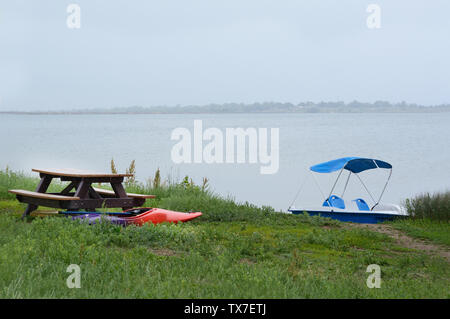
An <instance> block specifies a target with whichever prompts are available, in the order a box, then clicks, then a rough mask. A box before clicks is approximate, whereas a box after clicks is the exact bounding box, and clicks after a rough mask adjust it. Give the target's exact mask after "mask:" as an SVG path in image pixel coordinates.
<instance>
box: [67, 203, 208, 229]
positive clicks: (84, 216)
mask: <svg viewBox="0 0 450 319" xmlns="http://www.w3.org/2000/svg"><path fill="white" fill-rule="evenodd" d="M59 213H60V214H63V215H68V216H72V218H73V219H76V220H86V221H87V222H89V223H90V224H94V223H98V222H101V221H108V222H111V223H113V224H118V225H123V226H128V225H131V224H134V225H138V226H142V225H143V224H145V223H153V224H160V223H164V222H169V223H175V224H176V223H178V222H187V221H190V220H192V219H194V218H197V217H199V216H201V215H202V213H200V212H189V213H181V212H176V211H173V210H167V209H162V208H150V207H143V208H134V209H129V210H126V211H124V212H106V213H99V212H80V211H62V212H59Z"/></svg>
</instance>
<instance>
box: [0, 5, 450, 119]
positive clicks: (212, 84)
mask: <svg viewBox="0 0 450 319" xmlns="http://www.w3.org/2000/svg"><path fill="white" fill-rule="evenodd" d="M71 3H75V4H78V5H79V8H80V28H72V29H71V28H69V27H68V26H67V19H68V17H69V15H70V13H68V12H67V7H68V5H70V4H71ZM372 3H374V4H377V5H379V8H380V9H381V11H380V16H379V17H380V20H379V21H380V28H372V29H371V28H368V26H367V18H368V17H369V15H371V13H370V12H367V11H366V10H367V7H368V5H369V4H372ZM449 38H450V1H448V0H433V1H426V0H407V1H406V0H396V1H392V0H385V1H384V0H383V1H382V0H371V1H364V0H340V1H335V0H320V1H317V0H311V1H300V0H278V1H275V0H272V1H268V0H226V1H225V0H164V1H161V0H158V1H156V0H147V1H138V0H134V1H122V0H120V1H106V0H78V1H77V0H71V1H63V0H58V1H44V0H40V1H37V0H28V1H21V0H15V1H7V0H0V111H6V110H24V111H27V110H73V109H85V108H109V107H122V106H133V105H141V106H158V105H169V106H170V105H204V104H209V103H227V102H237V103H253V102H265V101H277V102H291V103H298V102H303V101H313V102H320V101H344V102H351V101H353V100H358V101H364V102H374V101H377V100H386V101H390V102H401V101H406V102H409V103H418V104H423V105H435V104H442V103H450V61H449V52H450V41H449Z"/></svg>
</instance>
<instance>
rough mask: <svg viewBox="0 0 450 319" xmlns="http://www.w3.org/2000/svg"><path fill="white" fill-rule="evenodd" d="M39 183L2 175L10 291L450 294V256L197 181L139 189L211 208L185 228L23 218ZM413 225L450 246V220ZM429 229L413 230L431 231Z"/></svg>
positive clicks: (179, 203) (3, 265)
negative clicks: (70, 281)
mask: <svg viewBox="0 0 450 319" xmlns="http://www.w3.org/2000/svg"><path fill="white" fill-rule="evenodd" d="M36 183H37V181H36V179H33V178H30V177H28V176H25V175H22V174H18V173H14V172H0V298H118V297H121V298H448V297H449V290H448V287H449V278H450V268H449V265H448V261H447V260H445V259H444V258H442V257H440V256H437V255H432V254H429V253H426V252H423V251H420V250H414V249H409V248H407V247H403V246H400V245H398V244H396V242H395V241H394V239H393V238H391V237H389V236H387V235H385V234H381V233H378V232H375V231H370V230H366V229H358V228H351V227H346V226H345V224H343V223H339V222H335V221H332V220H329V219H325V218H320V217H310V216H294V215H288V214H279V213H278V212H275V211H274V210H273V209H272V208H270V207H262V208H261V207H256V206H254V205H251V204H248V203H236V202H235V201H234V200H232V199H227V198H222V197H220V196H217V195H215V194H212V193H210V192H209V191H207V189H206V187H203V188H202V187H199V186H196V185H193V184H192V183H189V182H188V180H185V181H184V182H181V183H170V184H168V185H165V186H160V185H154V184H152V185H151V186H149V185H147V186H144V185H134V186H132V187H129V191H133V192H142V193H153V194H156V195H157V199H153V200H149V201H148V202H147V203H146V204H147V205H149V206H157V207H161V208H167V209H173V210H179V211H190V210H195V211H202V212H203V213H204V215H203V216H202V217H200V218H198V219H196V220H194V221H192V222H189V223H186V224H180V225H171V224H170V225H169V224H161V225H156V226H154V225H145V226H143V227H135V226H129V227H126V228H124V227H121V226H115V225H110V224H106V223H103V224H98V225H92V226H89V225H86V224H83V223H79V222H76V221H72V220H71V219H69V218H65V217H34V218H30V220H28V221H27V222H22V221H21V220H20V214H21V212H22V211H23V209H24V206H23V205H22V204H19V203H18V202H17V201H16V200H15V199H14V198H13V197H12V196H11V195H10V194H8V193H7V189H10V188H25V189H33V188H34V187H35V185H36ZM155 186H156V187H155ZM53 187H54V189H55V190H56V189H58V188H59V187H62V185H55V186H53ZM408 222H409V223H411V224H406V223H405V224H403V226H401V225H402V224H400V223H398V224H397V223H393V225H395V226H394V227H399V228H400V229H401V227H412V226H414V227H417V228H419V229H435V230H436V233H437V234H438V235H436V234H434V235H429V236H428V237H429V238H431V239H432V240H437V239H438V238H443V239H442V240H441V239H439V240H437V241H438V242H440V243H442V244H444V245H449V242H448V237H445V236H447V235H446V234H448V233H449V225H448V222H436V223H434V222H432V223H429V224H426V225H425V224H424V223H423V220H410V221H408ZM420 222H422V224H420ZM405 225H407V226H405ZM437 225H439V226H437ZM421 227H422V228H421ZM405 229H406V228H405ZM419 233H420V231H416V232H410V235H412V236H416V235H417V236H419V237H423V238H427V236H424V235H423V234H419ZM70 264H78V265H79V266H80V268H81V288H80V289H76V288H75V289H69V288H67V286H66V279H67V277H68V276H69V273H67V272H66V269H67V267H68V266H69V265H70ZM370 264H378V265H380V267H381V272H382V273H381V279H382V283H381V288H379V289H376V288H374V289H369V288H368V287H367V286H366V280H367V277H368V275H370V274H369V273H367V272H366V269H367V266H368V265H370Z"/></svg>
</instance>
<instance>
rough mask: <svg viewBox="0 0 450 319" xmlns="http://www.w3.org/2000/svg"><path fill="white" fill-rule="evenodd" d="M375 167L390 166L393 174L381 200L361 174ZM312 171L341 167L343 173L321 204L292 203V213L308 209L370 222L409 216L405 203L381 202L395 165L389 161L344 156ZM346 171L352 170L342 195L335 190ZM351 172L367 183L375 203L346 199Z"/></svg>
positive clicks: (348, 219) (290, 210) (338, 169)
mask: <svg viewBox="0 0 450 319" xmlns="http://www.w3.org/2000/svg"><path fill="white" fill-rule="evenodd" d="M371 169H388V170H390V171H389V176H388V178H387V181H386V183H385V185H384V187H383V190H382V192H381V195H380V196H379V198H378V200H375V199H374V197H373V196H372V193H371V192H370V191H369V189H368V188H367V187H366V185H365V184H364V182H363V180H362V179H361V177H360V176H359V175H358V174H359V173H361V172H364V171H367V170H371ZM310 171H311V172H312V174H313V173H325V174H326V173H333V172H336V171H339V175H338V177H337V179H336V181H335V182H334V185H333V187H332V188H331V191H330V192H329V195H328V197H326V198H325V199H324V201H323V203H322V206H321V207H304V208H295V207H293V206H292V205H291V206H290V207H289V209H288V211H289V212H291V213H292V214H302V213H305V212H306V213H307V214H308V215H311V216H322V217H328V218H332V219H336V220H339V221H343V222H354V223H367V224H376V223H380V222H384V221H388V220H394V219H396V218H405V217H407V216H408V213H407V211H406V209H405V208H404V207H403V206H400V205H396V204H384V203H380V201H381V198H382V196H383V194H384V192H385V190H386V187H387V185H388V183H389V180H390V178H391V175H392V165H391V164H389V163H387V162H385V161H381V160H378V159H371V158H361V157H343V158H339V159H335V160H332V161H328V162H324V163H320V164H317V165H314V166H311V167H310ZM344 172H345V173H347V172H348V175H347V181H346V183H345V186H344V190H343V191H342V194H341V196H338V195H336V194H333V193H334V191H335V188H336V185H337V182H338V180H339V178H340V177H341V176H342V175H343V174H344ZM351 175H355V176H356V177H357V178H358V180H359V181H360V182H361V184H362V185H363V186H364V188H365V190H366V191H367V193H368V194H369V196H370V198H371V200H372V201H373V204H372V206H371V207H370V206H369V205H368V203H367V202H366V200H364V199H363V198H355V199H353V200H351V201H347V200H344V194H345V190H346V189H347V185H348V183H349V180H350V177H351ZM313 177H314V175H313ZM294 201H295V199H294Z"/></svg>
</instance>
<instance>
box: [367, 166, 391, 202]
mask: <svg viewBox="0 0 450 319" xmlns="http://www.w3.org/2000/svg"><path fill="white" fill-rule="evenodd" d="M391 176H392V168H391V170H390V171H389V176H388V178H387V181H386V184H384V187H383V190H382V192H381V194H380V197H379V198H378V201H377V202H376V203H375V205H373V206H372V208H371V209H370V210H373V209H374V208H375V206H377V205H378V204H379V203H380V201H381V197H383V195H384V191H385V190H386V187H387V185H388V183H389V180H390V179H391Z"/></svg>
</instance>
